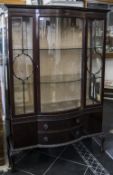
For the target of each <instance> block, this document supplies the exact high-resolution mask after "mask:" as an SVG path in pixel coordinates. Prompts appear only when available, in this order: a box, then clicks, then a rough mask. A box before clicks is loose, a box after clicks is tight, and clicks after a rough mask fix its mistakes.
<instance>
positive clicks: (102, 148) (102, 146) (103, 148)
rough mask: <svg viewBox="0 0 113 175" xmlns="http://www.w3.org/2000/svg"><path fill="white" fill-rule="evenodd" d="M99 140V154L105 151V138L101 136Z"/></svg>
mask: <svg viewBox="0 0 113 175" xmlns="http://www.w3.org/2000/svg"><path fill="white" fill-rule="evenodd" d="M100 140H101V152H104V151H105V136H104V135H102V136H101V137H100Z"/></svg>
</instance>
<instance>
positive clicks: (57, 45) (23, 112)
mask: <svg viewBox="0 0 113 175" xmlns="http://www.w3.org/2000/svg"><path fill="white" fill-rule="evenodd" d="M107 11H108V10H102V9H101V10H99V9H86V8H79V7H65V6H20V5H18V6H17V5H6V6H2V13H1V21H2V22H1V24H2V25H1V26H2V27H1V32H2V46H3V47H2V50H1V52H2V55H3V59H4V61H3V62H4V70H5V76H4V81H5V99H6V106H7V109H6V122H7V127H8V126H9V127H8V128H9V129H8V131H9V132H8V138H9V139H8V140H9V142H10V149H11V150H13V151H15V150H23V149H28V148H33V147H56V146H63V145H66V144H71V143H73V142H75V141H78V140H80V139H83V138H86V137H91V136H93V135H97V134H100V133H102V116H103V87H104V67H105V41H106V38H105V36H106V13H107ZM6 72H7V73H6Z"/></svg>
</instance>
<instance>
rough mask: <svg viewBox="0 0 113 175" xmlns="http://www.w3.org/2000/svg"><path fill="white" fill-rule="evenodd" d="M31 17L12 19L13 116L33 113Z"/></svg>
mask: <svg viewBox="0 0 113 175" xmlns="http://www.w3.org/2000/svg"><path fill="white" fill-rule="evenodd" d="M32 25H33V21H32V18H31V17H13V18H12V45H13V76H14V102H15V114H16V115H19V114H26V113H32V112H34V99H33V93H34V92H33V61H32V48H33V46H32Z"/></svg>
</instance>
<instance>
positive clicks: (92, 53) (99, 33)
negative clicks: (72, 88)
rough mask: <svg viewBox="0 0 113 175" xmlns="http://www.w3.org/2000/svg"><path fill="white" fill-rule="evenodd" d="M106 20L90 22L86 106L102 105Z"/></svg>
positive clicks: (88, 22)
mask: <svg viewBox="0 0 113 175" xmlns="http://www.w3.org/2000/svg"><path fill="white" fill-rule="evenodd" d="M104 22H105V21H104V20H98V19H94V20H92V19H91V20H90V19H89V20H88V21H87V25H88V26H87V27H88V31H87V32H88V34H87V35H88V41H87V67H86V70H87V84H86V105H87V106H89V105H98V104H101V103H102V90H103V79H104V52H103V49H104V45H105V43H104V37H105V34H104V25H105V23H104Z"/></svg>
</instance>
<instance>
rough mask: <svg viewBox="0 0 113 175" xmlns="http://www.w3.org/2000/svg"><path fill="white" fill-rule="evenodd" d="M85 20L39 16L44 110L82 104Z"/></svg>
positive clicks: (68, 108)
mask: <svg viewBox="0 0 113 175" xmlns="http://www.w3.org/2000/svg"><path fill="white" fill-rule="evenodd" d="M82 29H83V20H82V19H80V18H76V17H74V18H69V17H68V18H67V17H39V48H40V57H39V59H40V93H41V95H40V96H41V97H40V101H41V112H42V113H45V112H60V111H66V110H73V109H79V108H80V107H81V79H82V76H81V70H82V68H81V66H82V52H83V48H82V40H83V33H82Z"/></svg>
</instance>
